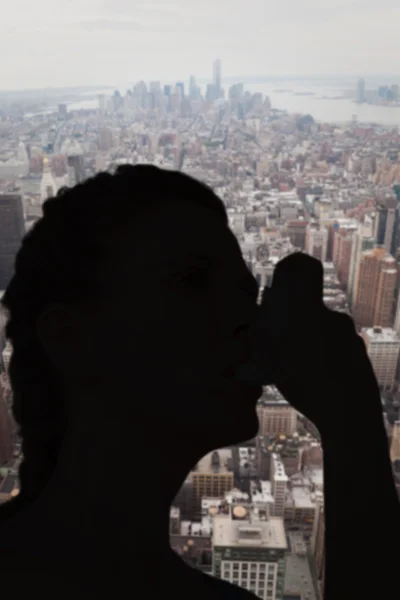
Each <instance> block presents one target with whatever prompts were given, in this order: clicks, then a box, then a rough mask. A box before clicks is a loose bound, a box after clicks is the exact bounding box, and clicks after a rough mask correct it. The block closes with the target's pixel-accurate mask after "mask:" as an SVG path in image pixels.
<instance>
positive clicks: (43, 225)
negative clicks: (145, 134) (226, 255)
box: [2, 165, 228, 503]
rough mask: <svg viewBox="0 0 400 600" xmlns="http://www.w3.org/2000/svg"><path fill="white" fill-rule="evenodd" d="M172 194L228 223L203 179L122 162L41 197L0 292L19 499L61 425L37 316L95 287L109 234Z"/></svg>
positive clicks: (42, 481)
mask: <svg viewBox="0 0 400 600" xmlns="http://www.w3.org/2000/svg"><path fill="white" fill-rule="evenodd" d="M178 198H182V199H184V200H189V199H190V200H194V201H195V202H197V203H200V204H202V205H204V206H207V207H209V208H211V209H213V210H214V211H215V212H216V213H218V215H219V216H220V218H221V219H222V221H223V223H224V224H225V225H227V224H228V219H227V214H226V210H225V206H224V204H223V202H222V201H221V200H220V198H218V197H217V196H216V195H215V194H214V193H213V191H212V190H211V189H210V188H209V187H208V186H206V185H204V184H202V183H200V182H198V181H196V180H195V179H192V178H191V177H189V176H187V175H184V174H182V173H179V172H176V171H167V170H163V169H159V168H157V167H154V166H147V165H137V166H132V165H124V166H120V167H119V168H118V169H117V171H116V172H115V173H114V174H111V173H106V172H103V173H99V174H97V175H95V176H94V177H92V178H90V179H88V180H86V181H85V182H83V183H80V184H78V185H76V186H75V187H73V188H62V189H61V190H60V191H59V192H58V194H57V196H56V197H54V198H49V199H48V200H46V202H44V204H43V216H42V218H41V219H39V220H38V221H37V222H36V223H35V224H34V226H33V227H32V228H31V230H30V231H29V232H28V233H27V234H26V235H25V237H24V239H23V242H22V246H21V248H20V250H19V252H18V254H17V257H16V261H15V272H14V276H13V278H12V279H11V281H10V284H9V285H8V287H7V289H6V291H5V294H4V296H3V299H2V304H3V306H4V307H5V308H6V311H7V313H8V323H7V326H6V336H7V338H8V339H9V340H10V341H11V345H12V349H13V352H12V357H11V361H10V366H9V376H10V381H11V386H12V390H13V408H12V410H13V415H14V419H15V421H16V423H17V425H18V427H19V433H20V435H21V438H22V453H23V461H22V463H21V466H20V470H19V478H20V495H19V496H18V497H17V499H18V501H19V503H20V502H23V503H24V499H27V500H32V499H34V498H36V497H37V496H38V494H39V493H40V492H41V491H42V490H43V489H44V487H45V486H46V484H47V482H48V481H49V479H50V477H51V475H52V474H53V472H54V470H55V467H56V464H57V459H58V455H59V451H60V448H61V444H62V441H63V437H64V431H65V420H64V416H63V415H64V411H63V406H62V399H61V398H62V397H61V393H60V392H61V389H60V381H59V378H58V376H57V373H56V372H55V369H54V368H53V366H52V364H51V362H50V360H49V358H48V357H47V355H46V354H45V352H44V350H43V348H42V345H41V343H40V341H39V338H38V336H37V332H36V322H37V319H38V316H39V315H40V313H41V312H42V310H43V309H44V307H45V306H46V305H48V304H50V303H52V302H68V301H71V302H73V301H74V300H76V301H79V299H85V298H88V297H89V296H90V295H91V294H96V292H97V285H96V283H97V280H96V267H97V266H101V261H102V258H104V257H106V256H107V245H106V242H107V240H108V239H109V238H110V236H111V234H113V233H114V232H115V231H116V230H117V229H118V227H119V226H120V225H122V224H124V223H125V222H126V220H127V218H129V217H130V216H131V215H139V214H140V209H145V208H146V207H148V206H152V205H155V204H156V203H161V202H167V201H171V200H176V199H178ZM143 226H145V223H144V222H143Z"/></svg>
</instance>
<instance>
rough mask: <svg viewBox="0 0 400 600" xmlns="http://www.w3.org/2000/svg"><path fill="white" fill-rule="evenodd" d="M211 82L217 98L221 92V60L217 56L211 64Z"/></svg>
mask: <svg viewBox="0 0 400 600" xmlns="http://www.w3.org/2000/svg"><path fill="white" fill-rule="evenodd" d="M213 84H214V85H215V88H216V91H217V97H218V98H219V96H220V93H221V61H220V59H219V58H217V60H215V61H214V64H213Z"/></svg>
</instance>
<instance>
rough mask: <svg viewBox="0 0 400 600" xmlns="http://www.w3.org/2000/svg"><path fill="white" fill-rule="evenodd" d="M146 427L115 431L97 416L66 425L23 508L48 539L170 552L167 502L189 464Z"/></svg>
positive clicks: (93, 547) (105, 548) (90, 547)
mask: <svg viewBox="0 0 400 600" xmlns="http://www.w3.org/2000/svg"><path fill="white" fill-rule="evenodd" d="M145 434H146V441H145V440H144V439H143V436H141V435H139V434H138V435H135V432H133V431H132V429H131V431H130V432H125V434H124V432H121V431H120V429H119V430H118V435H114V434H113V429H112V422H111V423H110V422H107V423H104V422H103V423H102V422H101V421H100V420H99V419H97V420H96V422H92V423H91V424H90V425H89V426H88V427H86V426H85V425H84V423H83V422H82V423H81V424H80V425H79V426H77V427H71V428H70V430H69V431H67V434H66V436H65V440H64V443H63V446H62V448H61V451H60V456H59V461H58V464H57V467H56V470H55V472H54V474H53V476H52V477H51V479H50V481H49V484H48V485H47V486H46V488H45V490H44V491H43V493H42V494H41V495H40V496H39V497H38V499H37V500H36V501H35V502H34V503H33V504H32V506H31V508H30V510H29V511H28V513H29V514H30V515H31V516H30V517H29V516H28V519H29V518H30V519H31V521H30V522H31V523H32V527H33V530H35V527H36V529H37V532H36V533H37V535H38V536H39V539H42V540H43V543H44V544H46V545H47V547H51V545H50V544H56V545H58V546H62V545H63V539H64V540H65V541H66V546H69V544H70V543H71V544H73V543H75V546H80V549H82V551H83V553H85V552H88V551H90V552H91V553H93V551H95V552H97V553H98V554H99V556H101V555H104V556H106V555H107V556H109V557H110V553H111V555H113V554H114V553H115V549H116V548H118V550H119V552H121V553H122V555H124V553H125V555H127V553H128V552H129V555H130V556H131V558H132V552H134V548H140V552H141V554H142V555H145V554H149V553H158V554H159V555H162V554H163V553H164V551H165V552H168V550H169V513H170V504H171V502H172V501H173V498H174V496H175V495H176V493H177V491H178V490H179V487H180V485H181V483H182V482H183V481H184V478H185V476H186V474H187V472H188V471H189V470H190V468H191V466H192V465H190V464H188V465H186V466H182V467H181V466H180V465H178V464H176V462H174V460H173V458H172V457H171V460H169V459H168V458H169V457H168V456H167V455H166V451H165V446H164V447H163V450H162V452H161V451H158V450H157V448H156V447H155V446H154V444H153V445H152V446H150V444H149V441H151V436H149V432H148V431H145ZM149 446H150V447H149ZM193 462H194V461H193ZM171 463H172V464H173V467H174V468H173V470H171V469H170V468H169V465H170V464H171ZM28 513H27V514H28ZM33 534H34V531H32V535H31V539H32V540H33V539H36V540H37V539H38V537H37V536H36V535H33ZM133 540H134V543H133ZM112 549H113V550H112ZM111 558H112V556H111Z"/></svg>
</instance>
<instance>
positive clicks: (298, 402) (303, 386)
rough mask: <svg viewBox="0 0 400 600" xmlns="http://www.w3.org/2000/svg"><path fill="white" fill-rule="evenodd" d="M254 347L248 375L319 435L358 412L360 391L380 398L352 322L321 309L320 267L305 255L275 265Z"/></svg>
mask: <svg viewBox="0 0 400 600" xmlns="http://www.w3.org/2000/svg"><path fill="white" fill-rule="evenodd" d="M254 344H255V345H254V360H253V362H252V364H251V365H247V374H248V375H249V376H250V377H252V379H253V380H254V381H255V380H256V382H257V383H261V384H262V385H268V384H274V385H275V386H276V387H277V388H278V389H279V391H280V392H281V393H282V394H283V396H284V397H285V398H286V399H287V401H288V402H290V404H292V405H293V406H294V407H295V408H296V409H297V410H298V411H299V412H301V413H302V414H303V415H304V416H306V417H307V418H308V419H310V420H311V421H313V423H314V424H315V425H316V427H318V428H319V429H320V431H322V430H323V429H326V427H327V426H328V425H330V423H332V420H333V419H334V418H336V417H338V416H339V417H340V414H341V413H343V412H344V411H350V410H355V411H357V410H358V409H360V410H363V405H362V402H363V398H360V394H359V390H360V389H361V387H364V386H365V385H366V384H367V386H368V389H370V390H371V392H373V391H374V390H375V391H376V393H377V394H379V389H378V384H377V381H376V378H375V375H374V373H373V369H372V366H371V363H370V361H369V358H368V355H367V352H366V347H365V344H364V342H363V340H362V338H361V337H360V336H359V335H358V334H357V332H356V329H355V326H354V323H353V320H352V319H351V318H350V317H349V316H348V315H346V314H343V313H339V312H336V311H332V310H329V309H328V308H326V306H325V305H324V303H323V268H322V264H321V263H320V261H318V260H316V259H314V258H312V257H310V256H308V255H306V254H301V253H296V254H292V255H290V256H288V257H287V258H284V259H283V260H282V261H280V262H279V263H278V265H277V267H276V269H275V273H274V278H273V284H272V287H271V288H265V290H264V294H263V298H262V302H261V305H260V312H259V320H258V324H257V328H256V330H255V334H254ZM250 368H252V369H253V371H252V372H250V371H249V369H250ZM242 375H244V376H245V372H244V371H242ZM350 398H351V406H349V399H350ZM364 408H366V407H364Z"/></svg>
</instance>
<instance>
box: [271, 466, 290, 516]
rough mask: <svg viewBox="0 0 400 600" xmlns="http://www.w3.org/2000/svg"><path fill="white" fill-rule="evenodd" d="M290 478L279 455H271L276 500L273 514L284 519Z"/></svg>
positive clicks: (272, 484)
mask: <svg viewBox="0 0 400 600" xmlns="http://www.w3.org/2000/svg"><path fill="white" fill-rule="evenodd" d="M288 479H289V478H288V476H287V475H286V473H285V467H284V466H283V463H282V461H281V459H280V457H279V455H278V454H271V492H272V496H273V498H274V507H273V514H274V516H275V517H283V515H284V513H285V496H286V486H287V483H288Z"/></svg>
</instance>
